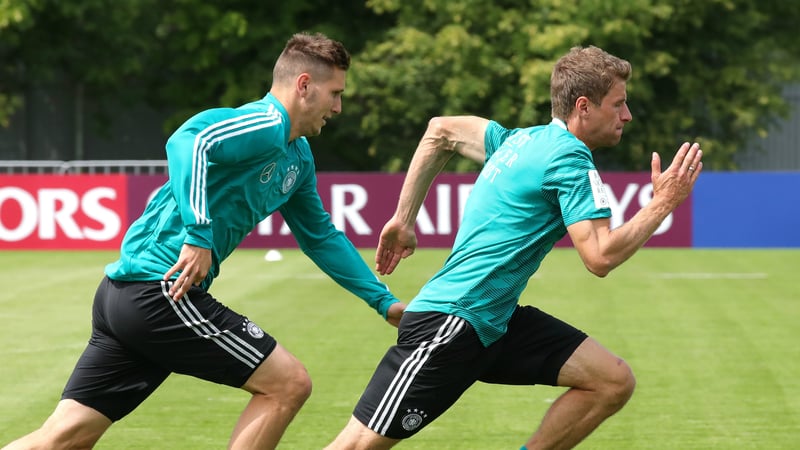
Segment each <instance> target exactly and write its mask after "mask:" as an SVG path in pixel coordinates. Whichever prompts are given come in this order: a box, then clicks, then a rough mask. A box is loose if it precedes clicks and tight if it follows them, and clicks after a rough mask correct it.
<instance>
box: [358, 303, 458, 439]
mask: <svg viewBox="0 0 800 450" xmlns="http://www.w3.org/2000/svg"><path fill="white" fill-rule="evenodd" d="M462 328H464V319H462V318H460V317H456V316H447V320H445V322H444V324H443V325H442V326H441V327H439V330H437V332H436V336H435V337H434V338H433V340H432V341H425V342H422V343H421V344H420V345H419V347H417V348H416V349H415V350H414V351H413V352H411V355H410V356H409V357H408V358H406V360H405V361H403V364H401V365H400V369H399V370H398V371H397V374H395V376H394V379H393V380H392V382H391V383H389V388H388V389H387V390H386V393H384V395H383V398H382V399H381V402H380V404H378V407H377V408H376V409H375V413H374V414H373V416H372V418H371V419H370V421H369V424H368V425H367V426H368V427H369V428H371V429H372V430H375V432H377V433H378V434H381V435H385V434H386V432H387V431H388V430H389V425H391V423H392V419H394V416H395V415H396V414H397V409H398V408H399V406H400V401H401V400H402V399H403V397H404V396H405V394H406V392H407V391H408V388H409V386H411V383H412V382H413V381H414V377H416V375H417V373H419V370H420V369H421V368H422V366H424V365H425V362H426V361H427V360H428V358H430V355H431V353H433V351H434V350H435V349H436V347H438V346H440V345H444V344H447V343H448V342H450V341H451V340H452V339H453V337H454V336H456V335H457V334H458V332H459V331H461V329H462Z"/></svg>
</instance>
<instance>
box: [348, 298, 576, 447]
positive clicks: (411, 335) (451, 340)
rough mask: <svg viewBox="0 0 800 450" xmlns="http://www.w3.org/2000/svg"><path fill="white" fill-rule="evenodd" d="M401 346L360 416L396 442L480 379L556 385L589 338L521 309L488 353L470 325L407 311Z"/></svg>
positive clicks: (390, 355) (376, 378)
mask: <svg viewBox="0 0 800 450" xmlns="http://www.w3.org/2000/svg"><path fill="white" fill-rule="evenodd" d="M399 328H400V329H399V332H398V338H397V345H394V346H392V347H391V348H390V349H389V350H388V351H387V352H386V355H385V356H384V357H383V360H382V361H381V362H380V364H379V365H378V368H377V369H376V370H375V374H374V375H373V376H372V379H371V380H370V382H369V384H368V385H367V388H366V390H365V391H364V394H363V395H362V396H361V399H360V400H359V401H358V404H357V405H356V407H355V410H354V412H353V415H354V416H355V417H356V418H357V419H358V420H359V421H361V422H362V423H363V424H364V425H366V426H367V427H369V428H370V429H372V430H373V431H375V432H376V433H378V434H380V435H382V436H386V437H389V438H392V439H405V438H408V437H410V436H413V435H414V434H415V433H416V432H418V431H419V430H421V429H422V428H423V427H424V426H426V425H427V424H429V423H431V422H432V421H433V420H434V419H436V418H437V417H439V416H440V415H441V414H442V413H444V412H445V411H446V410H447V409H448V408H449V407H450V406H451V405H453V403H455V401H456V400H458V398H459V397H460V396H461V394H463V393H464V391H465V390H466V389H467V388H469V387H470V386H471V385H472V384H473V383H474V382H475V381H483V382H486V383H498V384H514V385H534V384H543V385H549V386H555V385H556V383H557V381H558V373H559V371H560V370H561V367H562V366H563V365H564V363H565V362H566V361H567V359H569V357H570V356H571V355H572V353H573V352H574V351H575V349H576V348H578V346H579V345H580V344H581V343H582V342H583V341H584V340H585V339H586V337H587V336H586V334H585V333H583V332H582V331H580V330H578V329H576V328H574V327H572V326H571V325H569V324H567V323H565V322H562V321H561V320H559V319H556V318H555V317H553V316H550V315H548V314H546V313H544V312H542V311H540V310H539V309H537V308H534V307H531V306H518V307H517V309H516V311H514V314H513V315H512V317H511V320H510V321H509V323H508V332H507V333H506V334H505V335H504V336H503V337H502V338H500V340H498V341H497V342H495V343H493V344H492V345H490V346H489V347H484V346H483V344H482V343H481V342H480V340H479V339H478V335H477V334H476V333H475V330H474V329H473V328H472V326H471V325H470V324H469V322H467V321H466V320H464V319H462V318H460V317H456V316H452V315H447V314H442V313H435V312H430V313H428V312H426V313H415V312H407V313H405V314H404V315H403V319H402V320H401V321H400V327H399Z"/></svg>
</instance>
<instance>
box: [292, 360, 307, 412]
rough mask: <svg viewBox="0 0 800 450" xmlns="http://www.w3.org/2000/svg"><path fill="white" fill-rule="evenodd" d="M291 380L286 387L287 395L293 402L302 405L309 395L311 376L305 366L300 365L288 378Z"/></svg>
mask: <svg viewBox="0 0 800 450" xmlns="http://www.w3.org/2000/svg"><path fill="white" fill-rule="evenodd" d="M290 379H291V382H290V383H289V386H287V389H288V397H289V398H290V399H291V400H292V402H293V403H296V404H300V405H302V404H303V403H305V402H306V400H308V398H309V397H311V389H312V384H311V377H310V376H309V375H308V371H307V370H306V368H305V367H303V366H300V367H299V368H298V369H297V370H296V371H295V373H294V375H293V376H292V377H291V378H290Z"/></svg>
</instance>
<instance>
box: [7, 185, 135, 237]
mask: <svg viewBox="0 0 800 450" xmlns="http://www.w3.org/2000/svg"><path fill="white" fill-rule="evenodd" d="M125 181H126V180H125V176H124V175H92V176H80V175H74V176H73V175H63V176H62V175H0V248H6V249H113V248H118V247H119V244H120V242H121V240H122V235H123V234H124V232H125V230H126V229H127V226H128V223H129V222H128V215H127V211H126V206H127V204H128V191H127V186H126V184H125Z"/></svg>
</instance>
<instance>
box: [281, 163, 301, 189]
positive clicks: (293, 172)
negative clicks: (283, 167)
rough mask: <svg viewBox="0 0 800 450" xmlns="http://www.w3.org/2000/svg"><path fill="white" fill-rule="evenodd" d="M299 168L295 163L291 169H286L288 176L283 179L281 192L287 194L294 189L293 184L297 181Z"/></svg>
mask: <svg viewBox="0 0 800 450" xmlns="http://www.w3.org/2000/svg"><path fill="white" fill-rule="evenodd" d="M298 170H299V169H298V168H297V166H295V165H294V164H292V165H291V166H289V169H288V170H287V171H286V177H285V178H284V179H283V186H282V187H281V192H283V193H284V194H286V193H288V192H289V191H290V190H291V189H292V186H294V183H295V182H296V181H297V171H298Z"/></svg>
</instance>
